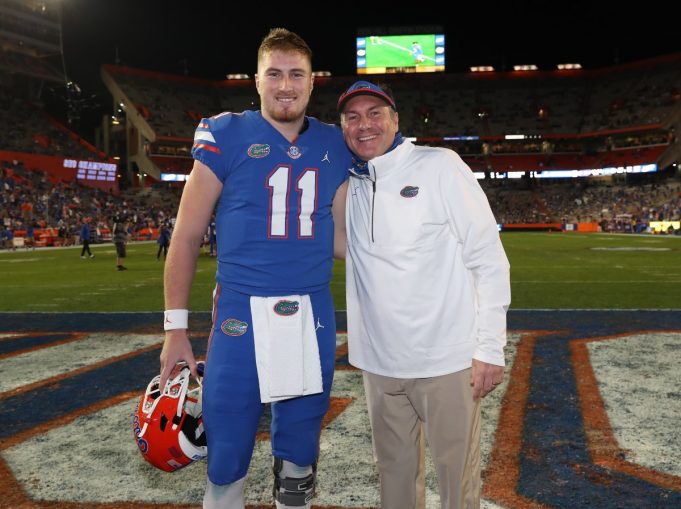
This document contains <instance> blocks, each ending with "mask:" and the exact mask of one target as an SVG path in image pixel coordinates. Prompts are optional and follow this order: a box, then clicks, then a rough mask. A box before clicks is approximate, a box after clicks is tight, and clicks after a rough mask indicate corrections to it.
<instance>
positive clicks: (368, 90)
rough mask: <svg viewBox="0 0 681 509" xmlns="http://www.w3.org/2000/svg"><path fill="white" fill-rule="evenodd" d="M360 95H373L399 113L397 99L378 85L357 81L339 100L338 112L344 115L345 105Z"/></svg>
mask: <svg viewBox="0 0 681 509" xmlns="http://www.w3.org/2000/svg"><path fill="white" fill-rule="evenodd" d="M358 95H373V96H374V97H378V98H380V99H383V100H384V101H385V102H386V103H388V106H390V107H391V108H392V109H393V110H395V111H397V106H395V99H393V98H392V96H391V95H390V94H389V93H388V92H386V91H385V90H383V89H382V88H381V87H379V86H378V85H374V84H373V83H370V82H368V81H356V82H354V83H353V84H352V85H350V88H348V89H347V90H346V91H345V92H344V93H343V94H342V95H341V96H340V98H339V99H338V106H336V108H337V109H338V112H339V113H343V108H345V104H346V103H347V102H348V101H349V100H350V99H352V98H353V97H357V96H358Z"/></svg>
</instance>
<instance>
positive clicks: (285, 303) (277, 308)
mask: <svg viewBox="0 0 681 509" xmlns="http://www.w3.org/2000/svg"><path fill="white" fill-rule="evenodd" d="M298 309H300V302H298V301H297V300H280V301H279V302H277V303H276V304H275V305H274V312H275V313H276V314H278V315H281V316H290V315H295V314H296V313H297V312H298Z"/></svg>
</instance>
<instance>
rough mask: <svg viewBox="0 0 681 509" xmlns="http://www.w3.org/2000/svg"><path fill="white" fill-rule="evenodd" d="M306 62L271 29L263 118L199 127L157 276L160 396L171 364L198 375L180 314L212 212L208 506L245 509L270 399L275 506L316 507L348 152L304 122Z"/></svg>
mask: <svg viewBox="0 0 681 509" xmlns="http://www.w3.org/2000/svg"><path fill="white" fill-rule="evenodd" d="M311 55H312V53H311V51H310V48H309V47H308V45H307V44H306V43H305V41H304V40H303V39H302V38H301V37H300V36H298V35H297V34H294V33H292V32H290V31H288V30H286V29H283V28H276V29H273V30H271V31H270V33H269V34H268V35H267V36H266V37H265V38H264V39H263V41H262V43H261V45H260V48H259V50H258V71H257V75H256V79H255V86H256V89H257V91H258V94H259V95H260V103H261V104H260V110H259V111H244V112H242V113H238V114H235V113H221V114H219V115H216V116H214V117H211V118H206V119H202V120H201V122H200V123H199V126H198V128H197V130H196V134H195V137H194V146H193V149H192V154H193V156H194V159H195V162H194V167H193V169H192V172H191V178H190V179H189V180H188V182H187V184H186V186H185V188H184V192H183V194H182V200H181V202H180V207H179V212H178V216H177V223H176V225H175V230H174V232H173V241H172V243H171V245H170V251H169V253H168V259H167V262H166V266H165V276H164V281H165V304H166V311H165V326H164V328H165V329H166V338H165V342H164V346H163V350H162V352H161V379H160V384H161V387H163V386H164V385H165V382H166V380H168V377H169V375H171V373H172V372H173V369H177V368H176V365H177V363H178V362H181V361H184V362H186V363H187V364H188V366H189V367H190V369H191V370H192V373H194V375H195V376H196V361H195V359H194V355H193V352H192V346H191V343H190V342H189V339H188V335H187V326H188V325H187V314H188V311H187V307H188V300H189V293H190V288H191V284H192V280H193V276H194V272H195V269H196V260H197V256H198V253H199V250H200V247H201V242H202V240H203V237H204V235H205V233H206V229H207V227H208V223H209V221H210V219H211V214H212V213H213V209H214V208H215V206H216V203H217V208H216V209H215V214H216V230H217V244H218V245H217V255H218V260H217V261H218V264H217V265H218V267H217V277H216V279H217V285H216V288H215V291H214V301H213V327H212V330H211V334H210V338H209V340H208V352H207V354H206V359H207V360H206V366H205V373H204V379H203V422H204V426H205V431H206V437H207V441H208V443H207V447H208V481H207V487H206V492H205V495H204V501H203V507H204V508H206V509H217V508H220V509H225V508H229V509H232V508H239V509H241V508H243V507H244V500H243V485H244V478H245V476H246V472H247V470H248V466H249V463H250V460H251V455H252V453H253V447H254V444H255V437H256V432H257V429H258V420H259V419H260V415H261V413H262V411H263V403H265V402H272V425H271V441H272V454H273V456H274V497H275V501H276V506H277V508H283V507H303V508H309V507H310V500H311V498H312V496H313V495H314V490H315V475H316V462H317V456H318V453H319V436H320V431H321V423H322V418H323V416H324V414H325V413H326V411H327V409H328V407H329V397H330V390H331V382H332V379H333V370H334V357H335V348H336V326H335V318H334V310H333V303H332V300H331V293H330V289H329V283H330V279H331V268H332V262H333V259H332V256H333V245H334V221H337V220H338V218H337V211H340V212H341V213H342V208H343V203H344V202H345V193H344V190H345V188H346V185H347V184H345V182H346V180H347V170H348V168H349V166H350V162H351V161H350V154H349V152H348V150H347V148H346V146H345V143H344V142H343V137H342V135H341V132H340V130H339V129H338V128H337V127H335V126H332V125H327V124H323V123H321V122H319V121H318V120H317V119H315V118H311V117H307V116H306V115H305V110H306V108H307V105H308V102H309V98H310V94H311V93H312V86H313V76H312V64H311Z"/></svg>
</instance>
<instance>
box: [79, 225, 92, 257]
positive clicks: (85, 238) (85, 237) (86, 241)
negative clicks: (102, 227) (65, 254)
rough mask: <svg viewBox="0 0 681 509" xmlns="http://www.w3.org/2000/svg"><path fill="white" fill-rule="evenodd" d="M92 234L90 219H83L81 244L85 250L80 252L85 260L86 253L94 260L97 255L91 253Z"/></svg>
mask: <svg viewBox="0 0 681 509" xmlns="http://www.w3.org/2000/svg"><path fill="white" fill-rule="evenodd" d="M91 235H92V232H91V230H90V218H89V217H85V218H83V224H82V225H81V226H80V242H81V243H82V244H83V249H81V250H80V257H81V258H83V259H85V253H87V254H88V255H89V256H90V258H94V257H95V255H93V254H92V251H90V236H91Z"/></svg>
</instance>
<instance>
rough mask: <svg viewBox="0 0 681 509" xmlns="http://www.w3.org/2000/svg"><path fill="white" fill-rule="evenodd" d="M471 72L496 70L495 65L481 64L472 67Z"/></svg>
mask: <svg viewBox="0 0 681 509" xmlns="http://www.w3.org/2000/svg"><path fill="white" fill-rule="evenodd" d="M470 69H471V72H494V67H492V66H491V65H479V66H474V67H471V68H470Z"/></svg>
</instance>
